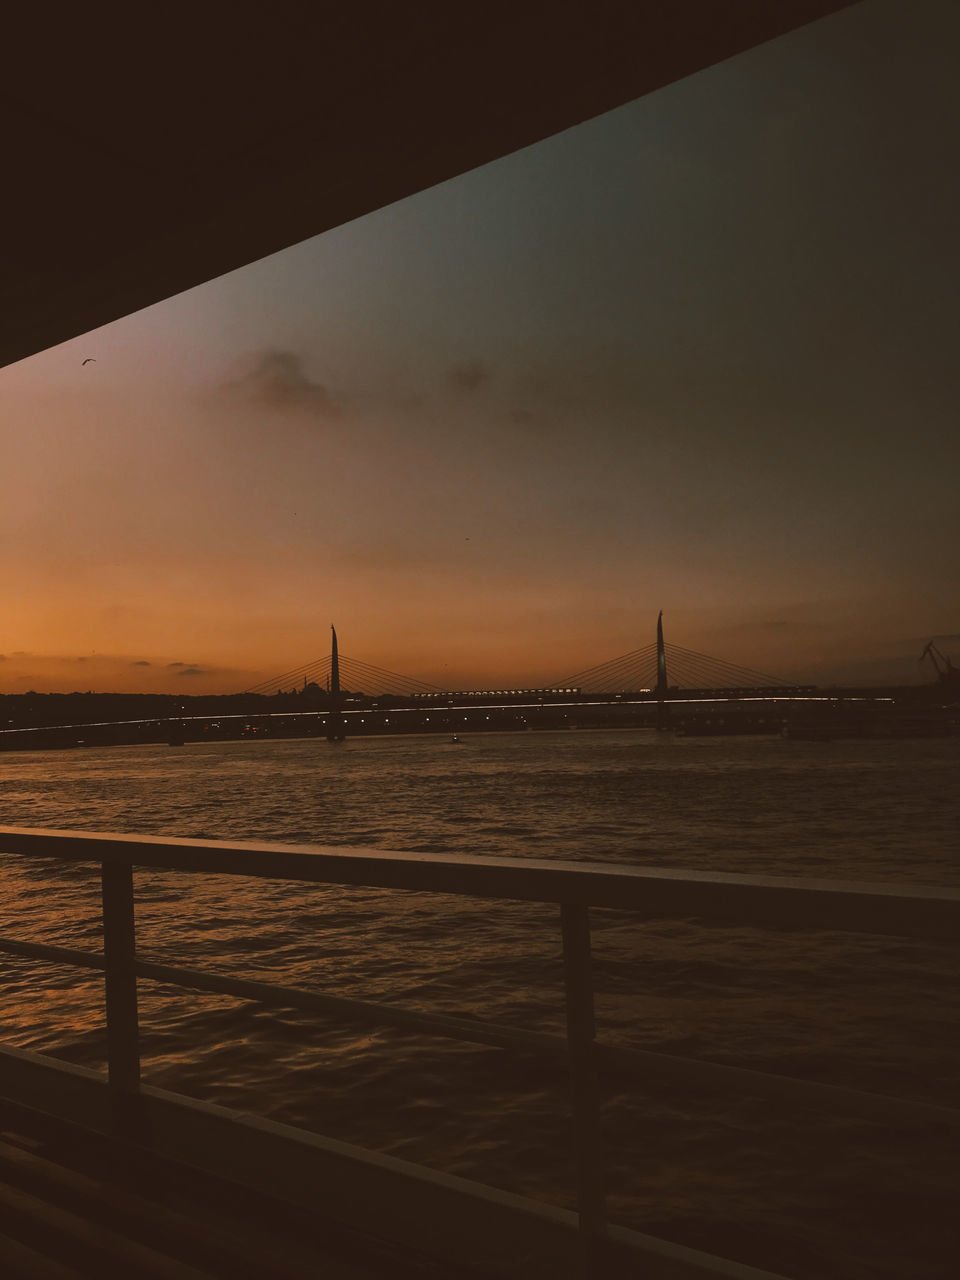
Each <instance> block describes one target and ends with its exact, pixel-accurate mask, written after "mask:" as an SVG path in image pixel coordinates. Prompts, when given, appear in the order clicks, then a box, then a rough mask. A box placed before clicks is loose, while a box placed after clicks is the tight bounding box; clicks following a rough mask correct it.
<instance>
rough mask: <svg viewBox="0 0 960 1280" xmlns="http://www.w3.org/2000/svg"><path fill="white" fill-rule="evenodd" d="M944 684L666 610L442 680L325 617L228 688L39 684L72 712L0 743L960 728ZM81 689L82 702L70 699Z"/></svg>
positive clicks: (15, 731) (27, 725)
mask: <svg viewBox="0 0 960 1280" xmlns="http://www.w3.org/2000/svg"><path fill="white" fill-rule="evenodd" d="M941 694H942V690H939V689H938V687H936V686H918V687H917V688H915V689H872V690H869V689H818V688H815V687H813V686H808V685H798V684H795V683H791V682H790V681H788V680H786V679H784V678H783V677H781V676H774V675H770V674H769V673H767V672H762V671H757V670H754V669H753V668H750V667H745V666H741V665H739V664H737V663H734V662H730V661H728V660H726V659H723V658H716V657H712V656H711V655H709V654H705V653H701V652H699V651H697V650H695V649H687V648H684V647H683V646H681V645H672V644H671V645H668V644H667V643H666V642H665V640H664V635H663V616H662V614H661V615H660V617H658V619H657V629H656V639H655V640H654V641H651V642H650V643H649V644H647V645H644V646H642V647H641V648H639V649H634V650H631V651H630V652H629V653H625V654H621V655H620V656H619V657H617V658H611V659H609V660H608V661H606V662H601V663H598V664H596V665H594V666H592V667H587V668H584V669H583V670H581V671H577V672H574V673H573V674H572V675H570V676H566V677H564V678H563V679H561V680H554V681H550V682H547V683H544V684H543V685H541V686H537V687H531V686H524V687H519V686H514V687H505V686H504V685H499V686H497V687H493V688H474V689H443V688H440V687H439V686H437V685H434V684H431V683H430V682H429V681H426V680H423V679H421V678H419V677H416V676H409V675H403V674H401V673H399V672H396V671H391V670H388V669H387V668H384V667H379V666H375V665H373V664H372V663H369V662H366V661H363V660H361V659H359V658H351V657H349V656H348V655H346V654H342V653H340V652H339V647H338V643H337V635H336V631H335V630H334V629H333V628H332V627H331V645H330V652H329V653H327V654H324V655H323V656H322V657H319V658H315V659H313V660H312V661H310V662H306V663H304V664H302V665H301V666H299V667H295V668H292V669H290V670H288V671H284V672H282V673H281V674H280V675H278V676H272V677H270V678H269V679H267V680H262V681H260V682H259V683H257V684H254V685H251V686H249V687H248V688H247V689H245V690H243V691H242V692H239V693H235V694H227V695H206V696H204V695H193V696H190V697H184V696H183V695H174V694H154V695H148V694H139V695H118V694H102V695H98V694H88V695H79V694H75V695H47V697H48V698H51V699H53V700H54V701H56V702H57V703H58V705H61V706H63V707H64V709H66V708H67V707H68V706H69V708H70V710H71V711H73V712H74V714H73V715H71V718H70V721H69V722H67V721H66V718H65V717H60V718H56V719H54V718H52V715H51V711H50V709H49V706H48V708H47V710H46V711H44V712H43V713H40V714H39V715H38V713H37V710H36V708H30V707H27V708H26V709H25V715H24V717H23V718H21V719H19V720H18V721H12V720H11V721H9V722H8V727H6V728H4V729H2V730H0V750H15V749H27V750H29V749H36V748H43V747H70V746H80V745H84V746H93V745H112V744H116V745H120V744H132V743H138V742H157V741H166V742H168V743H169V744H170V745H180V744H182V743H184V742H186V741H193V742H195V741H217V740H219V739H235V738H245V737H253V738H259V737H264V738H274V737H277V738H280V737H287V738H296V737H308V738H309V737H317V738H326V739H327V740H329V741H332V742H341V741H343V740H344V738H346V737H348V736H350V737H353V736H366V735H369V734H396V733H401V734H403V733H441V734H448V735H450V736H451V737H452V739H453V740H454V741H458V740H459V739H458V737H457V734H458V732H460V733H462V732H470V733H473V732H482V731H489V730H516V729H537V728H540V729H547V728H597V727H643V726H649V727H654V726H655V727H657V728H659V729H673V730H676V731H678V732H680V733H684V734H690V733H694V734H702V733H711V734H712V733H733V732H736V733H743V732H746V733H754V732H759V733H780V732H786V733H789V734H790V736H814V737H822V736H854V737H856V736H891V735H892V736H930V734H931V733H932V734H935V735H937V736H939V735H940V734H941V733H955V732H958V731H960V717H958V716H956V715H954V716H953V719H950V715H948V714H947V713H950V714H952V711H951V705H948V703H947V702H946V701H945V700H944V699H943V697H942V696H940V695H941ZM91 699H92V700H93V701H92V702H91V701H90V700H91ZM77 700H80V701H81V702H83V706H82V708H81V707H79V706H77V707H74V703H75V702H76V701H77ZM121 703H122V704H123V705H122V706H121V705H120V704H121ZM94 704H96V705H94ZM76 711H80V715H76V714H75V713H76ZM97 711H100V714H99V715H97V714H90V713H91V712H94V713H96V712H97ZM928 711H929V714H928ZM81 716H82V719H81ZM948 721H949V723H948ZM955 722H956V723H955Z"/></svg>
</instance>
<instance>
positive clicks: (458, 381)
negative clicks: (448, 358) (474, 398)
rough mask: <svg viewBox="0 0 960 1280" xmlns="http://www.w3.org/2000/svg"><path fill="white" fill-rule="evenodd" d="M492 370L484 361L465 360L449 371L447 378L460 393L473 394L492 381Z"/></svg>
mask: <svg viewBox="0 0 960 1280" xmlns="http://www.w3.org/2000/svg"><path fill="white" fill-rule="evenodd" d="M490 377H491V374H490V370H489V368H488V367H487V366H486V365H485V364H484V363H483V361H482V360H464V361H463V362H462V363H460V364H455V365H453V366H452V367H451V368H450V369H448V370H447V378H448V380H449V381H450V382H451V383H452V385H453V386H454V387H456V389H457V390H458V391H462V392H464V393H466V394H472V393H473V392H474V391H478V390H479V389H480V387H482V386H483V384H484V383H485V382H489V381H490Z"/></svg>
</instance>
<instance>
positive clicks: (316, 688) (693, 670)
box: [243, 614, 811, 700]
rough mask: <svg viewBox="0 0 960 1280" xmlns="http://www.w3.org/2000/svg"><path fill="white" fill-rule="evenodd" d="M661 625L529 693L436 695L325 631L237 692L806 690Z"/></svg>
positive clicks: (427, 695)
mask: <svg viewBox="0 0 960 1280" xmlns="http://www.w3.org/2000/svg"><path fill="white" fill-rule="evenodd" d="M662 617H663V615H662V614H661V615H660V617H659V618H658V619H657V638H656V640H653V641H651V642H650V643H649V644H647V645H645V646H643V647H642V648H640V649H634V650H632V651H631V652H630V653H625V654H622V655H620V656H619V657H616V658H611V659H609V660H608V661H606V662H601V663H598V664H596V665H595V666H592V667H587V668H585V669H584V670H583V671H576V672H574V673H573V675H569V676H565V677H564V678H563V679H560V680H550V681H546V682H544V683H543V684H541V685H538V686H536V687H534V688H531V687H526V688H518V687H504V686H503V685H502V684H501V685H498V686H491V687H488V688H484V689H469V690H465V689H444V688H442V687H441V686H439V685H435V684H431V683H429V681H426V680H421V679H418V678H417V677H415V676H408V675H402V674H400V673H399V672H396V671H389V670H387V669H385V668H383V667H377V666H374V665H372V664H371V663H369V662H363V661H361V660H360V659H358V658H351V657H348V656H347V655H345V654H343V653H340V652H339V650H338V646H337V638H336V632H335V631H334V629H333V628H331V633H332V640H331V650H330V653H327V654H324V655H323V656H322V657H320V658H315V659H313V660H312V661H310V662H306V663H304V664H303V665H302V666H299V667H295V668H293V669H291V670H289V671H284V672H282V673H281V674H280V675H277V676H271V677H269V678H268V679H266V680H261V681H260V682H259V683H257V684H255V685H251V686H249V687H248V688H247V689H245V690H244V691H243V692H244V693H248V694H258V695H264V696H269V695H276V694H283V693H286V692H288V691H289V692H290V693H301V694H302V693H304V692H310V691H313V692H318V693H327V694H330V693H333V694H340V693H341V692H343V693H346V692H353V693H355V694H364V695H366V696H368V697H410V698H422V699H433V700H436V699H440V698H443V697H453V698H456V697H458V696H462V697H469V698H472V699H476V698H478V697H483V696H485V695H490V697H491V698H493V699H494V700H496V699H497V698H501V697H504V696H511V697H513V696H516V695H521V696H522V695H524V694H527V693H536V694H544V695H546V694H557V695H571V694H578V695H581V694H593V695H597V696H602V695H604V694H607V695H610V696H622V695H624V694H636V695H640V696H651V695H652V696H655V697H659V698H664V697H667V696H670V695H676V694H681V693H718V694H719V693H722V694H724V695H730V694H734V693H744V694H759V695H762V694H770V695H772V696H784V695H785V694H787V693H788V692H789V691H791V690H793V691H796V692H798V693H799V692H801V691H802V692H810V690H811V686H798V685H797V684H796V683H795V682H794V681H790V680H787V679H785V678H784V677H782V676H774V675H770V674H769V673H766V672H762V671H755V670H753V669H752V668H750V667H744V666H739V665H738V664H736V663H733V662H728V661H726V660H725V659H723V658H714V657H711V656H710V655H709V654H705V653H699V652H698V651H697V650H695V649H685V648H683V647H682V646H680V645H673V644H671V645H669V646H668V645H667V644H666V642H665V640H664V637H663V624H662Z"/></svg>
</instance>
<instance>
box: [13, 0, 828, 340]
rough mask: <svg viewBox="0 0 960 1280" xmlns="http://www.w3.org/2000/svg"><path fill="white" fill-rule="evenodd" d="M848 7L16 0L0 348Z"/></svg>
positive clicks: (657, 1)
mask: <svg viewBox="0 0 960 1280" xmlns="http://www.w3.org/2000/svg"><path fill="white" fill-rule="evenodd" d="M845 7H847V5H846V3H843V2H841V3H837V2H836V0H676V2H671V0H620V2H618V3H614V2H612V0H517V2H516V3H514V4H512V5H507V4H501V3H497V2H495V0H492V2H491V3H489V4H485V5H479V4H477V5H473V4H457V3H452V2H447V3H443V4H438V3H434V2H429V3H419V4H417V3H400V2H398V0H394V2H393V3H387V4H384V3H362V0H357V3H354V4H352V5H349V6H347V5H333V4H314V5H310V6H308V5H296V6H289V5H288V6H284V5H277V6H266V5H263V6H259V5H258V6H256V7H253V6H243V5H238V6H235V7H222V8H221V7H220V6H205V5H194V6H183V7H179V6H162V7H161V6H143V5H127V6H125V8H124V9H122V10H120V13H121V14H122V15H123V16H122V17H120V16H112V17H110V18H107V17H106V16H105V13H104V10H103V9H99V10H98V8H97V6H96V5H93V6H89V7H88V6H80V5H73V6H70V7H69V8H67V7H66V6H64V7H62V8H61V7H60V6H53V7H52V8H49V7H47V6H33V7H30V8H28V7H26V6H24V7H23V12H21V13H20V14H19V15H14V16H11V15H10V13H9V12H8V14H6V15H5V18H4V27H5V33H4V35H5V46H6V51H5V53H6V56H5V59H4V61H5V67H4V83H3V85H2V86H0V108H2V113H3V114H2V119H3V160H4V165H3V167H4V171H5V179H6V183H5V188H6V194H5V198H4V201H3V203H2V213H0V226H2V231H3V242H2V243H3V267H2V296H3V308H2V316H0V365H2V364H7V363H10V362H11V361H14V360H17V359H20V358H22V357H24V356H27V355H30V354H32V353H34V352H36V351H39V350H42V349H44V348H46V347H49V346H52V345H54V344H56V343H58V342H62V341H64V340H66V339H68V338H71V337H75V336H77V335H79V334H81V333H85V332H87V331H88V330H90V329H92V328H96V327H97V326H98V325H102V324H105V323H107V322H109V321H111V320H115V319H118V318H119V317H121V316H124V315H128V314H129V313H130V312H132V311H136V310H138V309H140V308H141V307H145V306H148V305H150V304H151V303H154V302H158V301H160V300H162V299H164V298H167V297H170V296H171V295H173V294H175V293H178V292H180V291H182V290H184V289H188V288H190V287H192V286H193V285H197V284H200V283H202V282H203V281H205V280H209V279H212V278H213V277H215V276H218V275H221V274H223V273H224V272H226V271H230V270H232V269H233V268H236V267H240V266H243V265H244V264H246V263H248V262H252V261H254V260H255V259H257V258H261V257H264V256H265V255H267V254H270V253H274V252H276V251H277V250H280V249H283V248H286V247H287V246H289V245H291V244H295V243H297V242H298V241H300V240H304V239H306V238H308V237H310V236H313V235H317V234H318V233H320V232H322V231H325V230H328V229H329V228H331V227H334V226H337V225H339V224H341V223H344V222H346V221H349V220H350V219H352V218H356V217H358V216H359V215H361V214H364V213H368V212H370V211H371V210H373V209H377V208H380V207H382V206H384V205H386V204H389V203H391V202H392V201H395V200H398V199H400V198H402V197H403V196H407V195H410V194H412V193H414V192H416V191H420V190H422V189H424V188H425V187H429V186H431V185H433V184H435V183H437V182H441V181H443V180H444V179H447V178H451V177H453V176H455V175H456V174H458V173H463V172H465V171H466V170H468V169H472V168H475V167H476V166H477V165H480V164H483V163H485V162H487V161H489V160H493V159H495V158H497V157H498V156H501V155H505V154H506V153H508V152H510V151H514V150H516V149H517V148H519V147H523V146H526V145H529V144H530V143H533V142H537V141H539V140H540V139H542V138H544V137H547V136H548V135H550V134H552V133H556V132H558V131H559V130H561V129H565V128H568V127H570V126H572V125H575V124H578V123H580V122H581V121H583V120H586V119H588V118H590V117H591V116H595V115H599V114H600V113H602V112H604V111H608V110H610V109H612V108H613V107H616V106H620V105H622V104H623V103H625V102H628V101H630V100H632V99H634V98H637V97H640V96H641V95H642V94H645V93H649V92H650V91H652V90H654V89H657V88H660V87H662V86H663V85H665V84H668V83H670V82H672V81H674V80H677V79H680V78H681V77H683V76H686V75H690V74H691V73H693V72H695V71H697V70H699V69H701V68H703V67H706V66H708V65H710V64H712V63H715V62H718V61H720V60H721V59H724V58H727V57H730V56H732V55H733V54H736V53H739V52H741V51H743V50H746V49H748V48H751V47H753V46H754V45H757V44H759V43H761V42H762V41H765V40H768V39H771V38H773V37H774V36H778V35H781V34H783V33H784V32H786V31H789V30H791V29H793V28H795V27H797V26H799V25H802V24H803V23H806V22H808V21H811V20H813V19H816V18H819V17H822V16H824V15H825V14H828V13H830V12H833V11H835V10H838V9H842V8H845Z"/></svg>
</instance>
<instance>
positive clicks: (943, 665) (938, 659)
mask: <svg viewBox="0 0 960 1280" xmlns="http://www.w3.org/2000/svg"><path fill="white" fill-rule="evenodd" d="M924 658H929V659H930V661H931V662H932V663H933V669H934V671H936V673H937V679H938V680H939V681H940V682H941V684H945V683H947V682H948V681H949V682H950V683H951V684H952V683H953V681H955V680H957V679H960V671H958V670H957V668H956V667H955V666H954V665H953V662H952V661H951V659H950V658H949V657H948V656H947V655H946V654H945V653H941V652H940V650H939V649H938V648H937V646H936V645H935V644H934V643H933V641H932V640H931V641H929V643H928V644H927V647H926V648H925V649H924V651H923V653H921V655H920V658H919V661H920V662H922V661H923V660H924Z"/></svg>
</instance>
